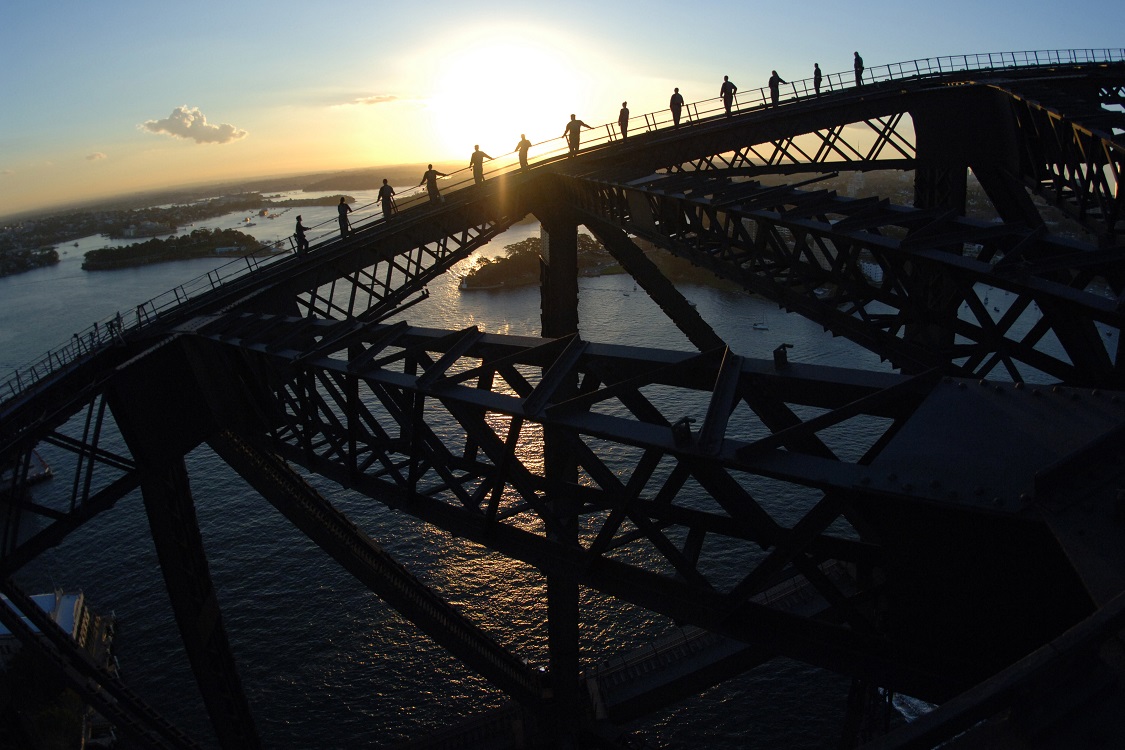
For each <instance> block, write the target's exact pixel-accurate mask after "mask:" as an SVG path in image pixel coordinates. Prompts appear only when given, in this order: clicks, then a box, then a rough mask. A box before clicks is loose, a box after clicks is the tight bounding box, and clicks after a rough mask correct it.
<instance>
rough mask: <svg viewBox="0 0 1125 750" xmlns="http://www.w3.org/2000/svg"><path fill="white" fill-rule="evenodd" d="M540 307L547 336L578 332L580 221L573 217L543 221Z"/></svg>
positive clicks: (553, 336) (544, 332)
mask: <svg viewBox="0 0 1125 750" xmlns="http://www.w3.org/2000/svg"><path fill="white" fill-rule="evenodd" d="M540 231H541V232H542V247H543V251H542V252H543V256H542V259H543V265H542V267H541V273H540V286H539V295H540V309H541V316H542V317H541V320H542V324H543V335H544V336H549V337H551V338H556V337H558V336H567V335H569V334H572V333H576V332H577V331H578V222H577V221H576V220H575V219H574V218H573V216H569V215H568V216H554V217H551V218H550V219H543V220H542V229H541V230H540Z"/></svg>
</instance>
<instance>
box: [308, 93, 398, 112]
mask: <svg viewBox="0 0 1125 750" xmlns="http://www.w3.org/2000/svg"><path fill="white" fill-rule="evenodd" d="M341 99H342V100H343V101H341ZM408 101H410V99H403V98H402V97H400V96H395V95H394V94H354V95H353V94H347V95H344V96H333V98H332V99H328V100H325V103H326V104H327V105H328V106H329V107H332V108H334V109H335V108H338V107H367V106H372V105H375V104H394V103H395V102H408Z"/></svg>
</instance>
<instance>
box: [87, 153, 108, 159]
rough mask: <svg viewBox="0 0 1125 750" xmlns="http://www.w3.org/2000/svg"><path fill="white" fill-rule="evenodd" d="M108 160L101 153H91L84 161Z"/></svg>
mask: <svg viewBox="0 0 1125 750" xmlns="http://www.w3.org/2000/svg"><path fill="white" fill-rule="evenodd" d="M108 158H109V157H108V156H106V155H105V154H103V153H102V152H101V151H95V152H94V153H92V154H90V155H88V156H87V157H86V161H100V160H102V159H108Z"/></svg>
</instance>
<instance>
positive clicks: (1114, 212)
mask: <svg viewBox="0 0 1125 750" xmlns="http://www.w3.org/2000/svg"><path fill="white" fill-rule="evenodd" d="M1121 90H1122V87H1121V86H1117V87H1115V88H1113V89H1102V90H1101V91H1102V94H1101V96H1100V97H1099V99H1102V100H1103V101H1104V100H1110V103H1117V104H1120V98H1121V94H1120V92H1121ZM1005 93H1007V94H1008V95H1009V97H1010V98H1011V109H1012V113H1013V115H1014V117H1015V121H1016V124H1017V131H1018V139H1019V146H1020V151H1021V157H1022V158H1021V160H1020V162H1021V172H1022V176H1023V179H1024V182H1025V183H1026V184H1027V185H1028V187H1029V188H1030V189H1032V190H1033V191H1035V192H1036V193H1039V194H1040V195H1043V196H1044V197H1045V198H1047V199H1048V200H1050V201H1051V202H1052V203H1053V204H1054V205H1055V206H1058V207H1059V208H1061V209H1062V210H1063V211H1064V212H1065V213H1066V214H1068V215H1069V216H1071V217H1072V218H1074V219H1076V220H1077V221H1080V222H1082V223H1083V224H1084V225H1087V226H1089V227H1090V228H1091V229H1092V230H1093V231H1095V232H1096V233H1097V234H1098V235H1100V236H1101V237H1102V240H1103V242H1104V243H1105V244H1109V245H1114V244H1118V243H1119V242H1120V239H1121V236H1122V233H1123V232H1125V212H1123V210H1122V209H1123V206H1125V197H1123V194H1122V189H1121V179H1122V177H1123V176H1125V144H1123V143H1121V142H1120V141H1119V140H1118V138H1119V136H1114V135H1113V129H1114V127H1116V128H1118V129H1121V128H1122V127H1125V116H1123V115H1122V114H1121V113H1119V112H1110V111H1107V110H1104V109H1101V108H1100V106H1098V105H1099V102H1098V101H1094V102H1089V103H1087V102H1082V101H1079V102H1078V104H1077V105H1076V104H1075V102H1074V99H1073V98H1070V99H1069V100H1068V103H1069V104H1070V105H1071V106H1070V107H1067V108H1065V109H1063V110H1062V111H1060V110H1059V109H1057V108H1055V107H1053V106H1050V104H1047V103H1043V102H1041V101H1036V100H1035V98H1034V96H1035V95H1034V94H1029V95H1025V94H1024V93H1022V92H1020V91H1018V90H1017V91H1005ZM1044 93H1045V95H1046V96H1048V97H1051V98H1053V99H1056V100H1057V99H1059V98H1061V97H1060V96H1059V94H1058V93H1057V92H1050V91H1048V92H1044ZM1111 94H1112V97H1111ZM1113 100H1116V101H1113Z"/></svg>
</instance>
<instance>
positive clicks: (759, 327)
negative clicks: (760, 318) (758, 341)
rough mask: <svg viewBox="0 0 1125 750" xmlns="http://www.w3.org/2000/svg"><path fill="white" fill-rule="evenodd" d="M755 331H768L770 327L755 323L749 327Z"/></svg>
mask: <svg viewBox="0 0 1125 750" xmlns="http://www.w3.org/2000/svg"><path fill="white" fill-rule="evenodd" d="M751 327H752V328H753V329H754V330H755V331H768V330H769V329H770V327H769V326H768V325H766V324H765V323H755V324H754V325H753V326H751Z"/></svg>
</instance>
